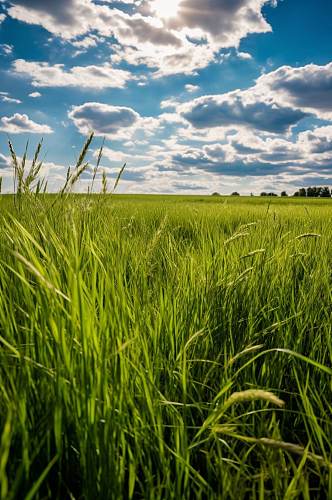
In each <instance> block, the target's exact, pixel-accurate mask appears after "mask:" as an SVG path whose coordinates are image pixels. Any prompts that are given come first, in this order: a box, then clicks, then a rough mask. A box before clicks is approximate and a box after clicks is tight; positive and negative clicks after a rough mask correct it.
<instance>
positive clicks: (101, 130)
mask: <svg viewBox="0 0 332 500" xmlns="http://www.w3.org/2000/svg"><path fill="white" fill-rule="evenodd" d="M68 116H69V118H70V119H71V120H72V121H73V122H74V124H75V126H76V127H77V129H78V130H79V131H80V132H81V133H82V134H87V133H89V132H90V131H91V130H93V131H94V132H95V133H96V135H101V136H105V137H107V138H110V139H116V140H117V139H127V140H129V139H131V138H132V137H133V135H134V134H135V133H136V132H137V131H139V130H141V132H142V133H144V134H151V133H152V131H153V129H154V128H156V127H157V126H158V123H159V122H158V120H156V119H154V118H144V117H141V116H140V115H139V114H138V113H137V112H136V111H134V110H133V109H132V108H128V107H124V106H111V105H109V104H103V103H99V102H86V103H84V104H82V105H81V106H73V108H72V110H71V111H70V112H69V113H68Z"/></svg>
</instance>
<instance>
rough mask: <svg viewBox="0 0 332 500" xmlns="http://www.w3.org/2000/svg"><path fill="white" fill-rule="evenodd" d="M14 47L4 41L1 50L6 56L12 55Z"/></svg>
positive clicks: (0, 46) (0, 45)
mask: <svg viewBox="0 0 332 500" xmlns="http://www.w3.org/2000/svg"><path fill="white" fill-rule="evenodd" d="M13 49H14V47H13V46H12V45H9V44H8V43H2V44H0V52H2V53H3V54H5V55H6V56H10V55H11V54H12V53H13Z"/></svg>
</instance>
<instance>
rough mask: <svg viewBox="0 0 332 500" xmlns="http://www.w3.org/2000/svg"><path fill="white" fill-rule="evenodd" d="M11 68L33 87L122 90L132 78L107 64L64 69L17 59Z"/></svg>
mask: <svg viewBox="0 0 332 500" xmlns="http://www.w3.org/2000/svg"><path fill="white" fill-rule="evenodd" d="M12 67H13V72H14V73H15V74H16V75H20V76H25V77H26V78H31V80H32V85H33V86H34V87H81V88H95V89H104V88H123V87H124V86H125V85H126V83H127V81H128V80H130V79H131V78H132V75H131V73H130V72H129V71H124V70H120V69H116V68H113V67H112V65H111V64H108V63H105V64H103V65H100V66H95V65H90V66H74V67H72V68H70V69H66V68H65V67H64V65H63V64H55V65H53V66H52V65H50V64H48V63H45V62H32V61H25V60H24V59H17V60H16V61H14V63H13V66H12Z"/></svg>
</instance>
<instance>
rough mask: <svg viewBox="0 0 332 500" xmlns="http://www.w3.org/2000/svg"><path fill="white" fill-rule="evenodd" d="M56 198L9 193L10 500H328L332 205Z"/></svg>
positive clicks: (6, 491) (2, 280) (4, 317)
mask: <svg viewBox="0 0 332 500" xmlns="http://www.w3.org/2000/svg"><path fill="white" fill-rule="evenodd" d="M25 198H26V199H25ZM53 199H54V198H53V197H52V196H49V195H45V196H42V195H40V196H39V197H38V196H37V197H34V196H32V195H31V196H26V197H23V199H22V202H21V206H20V207H18V206H16V207H15V206H14V203H13V198H12V197H10V196H2V197H1V199H0V211H1V220H0V344H1V346H0V356H1V363H0V391H1V397H0V432H1V443H0V487H1V498H6V499H10V498H26V499H28V500H31V499H33V498H36V499H42V498H43V499H44V498H59V499H65V498H72V499H73V498H75V499H79V498H85V499H103V500H106V499H119V498H129V499H131V498H135V499H150V500H156V499H191V498H198V499H205V498H212V499H214V498H230V499H233V498H234V499H236V500H240V499H245V498H254V499H269V498H271V499H272V498H276V499H281V498H287V499H296V498H304V499H309V498H317V497H321V498H332V463H331V462H332V417H331V415H332V403H331V402H332V322H331V315H332V301H331V299H332V274H331V268H332V266H331V265H332V224H331V222H332V200H323V199H315V200H305V199H304V200H303V199H299V198H296V199H294V198H291V199H290V198H285V199H280V198H273V199H272V198H271V199H269V198H257V197H255V198H231V197H228V198H223V197H180V196H177V197H157V196H136V197H134V196H133V197H130V196H109V195H104V196H103V195H93V196H83V195H70V196H69V197H68V198H67V199H66V200H64V201H61V202H59V203H55V204H54V205H53ZM52 205H53V206H52Z"/></svg>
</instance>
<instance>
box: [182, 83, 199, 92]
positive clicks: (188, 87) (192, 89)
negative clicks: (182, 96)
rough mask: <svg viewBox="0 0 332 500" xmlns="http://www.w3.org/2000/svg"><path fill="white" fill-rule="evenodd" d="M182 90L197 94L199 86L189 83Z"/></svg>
mask: <svg viewBox="0 0 332 500" xmlns="http://www.w3.org/2000/svg"><path fill="white" fill-rule="evenodd" d="M184 88H185V89H186V91H187V92H189V93H193V92H197V91H198V90H199V89H200V86H199V85H192V84H191V83H188V84H187V85H185V87H184Z"/></svg>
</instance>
